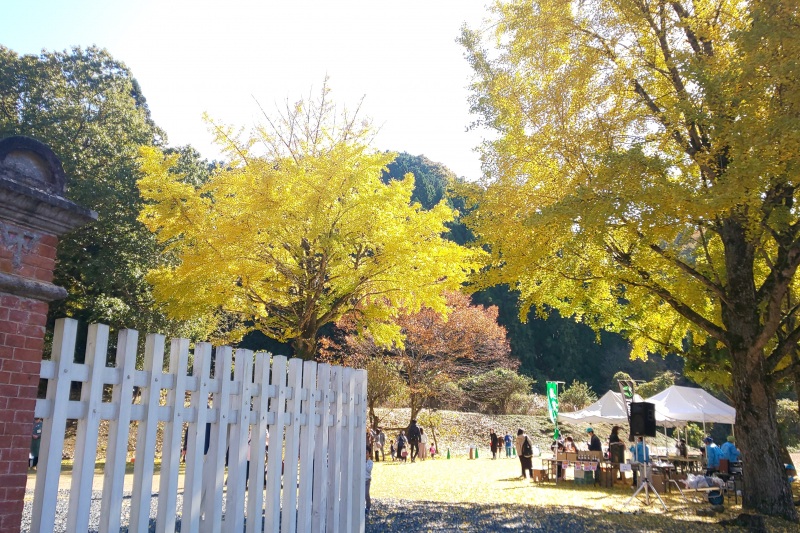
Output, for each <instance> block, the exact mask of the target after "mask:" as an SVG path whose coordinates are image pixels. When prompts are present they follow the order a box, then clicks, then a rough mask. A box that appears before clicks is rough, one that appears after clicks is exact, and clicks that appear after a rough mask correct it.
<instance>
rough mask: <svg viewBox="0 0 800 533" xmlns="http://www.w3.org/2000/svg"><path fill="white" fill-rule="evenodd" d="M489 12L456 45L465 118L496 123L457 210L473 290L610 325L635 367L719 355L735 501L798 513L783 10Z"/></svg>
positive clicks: (789, 121)
mask: <svg viewBox="0 0 800 533" xmlns="http://www.w3.org/2000/svg"><path fill="white" fill-rule="evenodd" d="M492 15H493V17H494V19H493V20H492V21H491V25H487V26H486V30H484V31H474V30H468V29H465V30H464V32H463V34H462V43H463V44H464V46H465V47H466V49H467V55H468V59H469V61H470V63H471V65H472V67H473V69H474V71H475V79H474V82H473V85H472V88H473V97H472V107H473V110H474V111H475V112H476V113H478V114H479V115H480V116H481V117H482V123H483V124H484V125H486V126H488V127H490V128H493V129H495V130H496V131H497V136H496V138H495V139H494V140H491V141H486V142H485V144H484V147H483V148H484V154H483V162H484V165H485V170H486V171H487V175H488V176H490V178H489V179H488V180H487V181H486V182H484V183H483V184H481V185H482V186H478V187H475V190H474V196H473V199H474V200H475V202H476V203H477V205H478V206H479V209H478V210H477V211H475V212H474V213H473V214H472V216H471V227H472V229H473V231H475V233H476V234H477V235H478V236H479V237H480V239H481V241H480V242H481V243H482V244H484V245H487V246H489V247H490V248H491V253H492V261H491V265H492V266H493V267H495V268H492V269H491V270H490V271H489V272H488V273H487V275H486V277H485V278H484V283H487V284H492V283H496V282H500V281H508V282H511V283H513V284H516V287H517V288H518V289H519V291H520V297H521V301H522V303H523V305H522V311H521V312H522V313H523V316H524V314H525V313H526V311H527V309H528V308H529V307H530V306H531V305H534V304H536V309H537V311H538V312H546V310H547V309H557V310H558V311H559V312H560V313H561V315H562V316H573V317H576V318H577V319H580V320H583V321H584V322H586V323H588V324H590V325H592V326H593V327H595V328H597V329H601V328H604V329H608V330H612V331H619V332H622V333H624V334H625V335H626V336H628V337H629V338H630V339H631V341H632V345H633V354H634V355H635V356H638V357H646V355H647V353H648V352H653V351H684V350H685V348H686V346H685V345H684V342H685V341H686V340H687V339H688V340H689V341H690V342H691V346H690V352H689V354H690V355H691V356H696V357H703V356H704V352H705V351H706V350H707V348H708V347H709V346H711V347H712V348H714V349H720V348H721V349H723V350H724V351H725V353H726V357H727V358H728V359H729V360H730V365H731V372H732V378H733V379H732V381H731V384H732V389H733V391H732V392H733V398H734V400H735V404H736V407H737V423H738V427H739V428H740V429H741V431H737V434H738V435H739V443H740V444H741V445H742V448H743V451H744V453H746V454H747V456H748V458H749V459H750V460H754V461H756V463H758V464H752V463H751V468H750V469H748V470H747V471H746V472H745V476H746V483H747V484H748V486H749V487H751V489H752V490H750V491H748V494H746V495H745V505H746V506H747V507H750V508H756V509H758V510H760V511H762V512H765V513H768V514H780V515H783V516H785V517H788V518H791V519H796V512H795V510H794V507H793V506H792V504H791V495H790V493H789V488H788V485H787V483H786V481H785V476H783V475H782V474H781V472H780V468H781V466H780V460H779V453H778V451H777V446H776V445H775V444H774V443H775V442H776V441H777V426H776V421H775V398H774V383H775V381H777V380H779V379H781V378H783V377H786V376H788V375H791V373H792V372H793V371H794V367H795V366H796V365H797V364H798V363H799V361H798V359H797V357H796V354H795V352H796V349H797V342H798V340H800V328H799V327H798V323H797V321H796V320H795V319H794V314H795V312H796V310H797V309H798V307H797V305H796V304H797V302H798V300H799V299H798V295H797V294H796V292H797V280H796V271H797V267H798V266H800V216H798V215H800V213H798V211H797V209H796V207H795V206H794V202H795V200H796V197H797V195H798V174H797V169H798V168H800V165H799V164H798V163H800V149H798V148H800V126H799V125H800V121H798V118H799V117H798V115H799V114H800V83H798V78H797V76H796V73H797V70H798V61H800V31H798V27H800V20H798V19H799V18H800V14H799V13H798V9H797V6H796V5H794V4H793V3H790V2H782V1H779V0H767V1H763V2H736V1H727V0H713V1H712V0H697V1H693V2H688V1H667V0H653V1H651V0H592V1H588V2H587V1H563V0H538V1H534V2H530V1H522V0H512V1H509V2H504V3H499V2H498V3H496V4H495V6H494V7H493V9H492ZM488 36H491V37H493V40H491V44H490V45H487V44H486V41H487V40H488V39H486V37H488ZM687 332H688V334H689V335H688V336H687Z"/></svg>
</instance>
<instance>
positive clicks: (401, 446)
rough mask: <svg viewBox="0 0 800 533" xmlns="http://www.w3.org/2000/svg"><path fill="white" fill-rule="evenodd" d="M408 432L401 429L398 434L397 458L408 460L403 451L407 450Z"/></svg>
mask: <svg viewBox="0 0 800 533" xmlns="http://www.w3.org/2000/svg"><path fill="white" fill-rule="evenodd" d="M407 442H408V441H407V440H406V432H405V431H404V430H402V429H401V430H400V434H399V435H398V436H397V458H398V459H400V460H401V461H403V462H404V463H405V462H406V458H405V457H404V456H403V452H405V451H406V443H407Z"/></svg>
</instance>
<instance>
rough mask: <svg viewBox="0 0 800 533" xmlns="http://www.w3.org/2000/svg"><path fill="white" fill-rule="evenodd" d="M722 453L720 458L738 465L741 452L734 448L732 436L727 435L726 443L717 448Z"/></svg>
mask: <svg viewBox="0 0 800 533" xmlns="http://www.w3.org/2000/svg"><path fill="white" fill-rule="evenodd" d="M719 450H720V452H721V453H722V458H723V459H727V460H728V461H729V462H731V463H738V462H739V456H740V455H741V452H740V451H739V450H738V448H736V444H735V440H734V438H733V435H728V442H726V443H724V444H723V445H722V446H720V448H719Z"/></svg>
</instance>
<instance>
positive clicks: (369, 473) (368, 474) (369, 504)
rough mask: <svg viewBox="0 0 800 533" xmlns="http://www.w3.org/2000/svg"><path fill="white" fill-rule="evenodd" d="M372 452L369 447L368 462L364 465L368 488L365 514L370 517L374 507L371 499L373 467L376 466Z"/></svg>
mask: <svg viewBox="0 0 800 533" xmlns="http://www.w3.org/2000/svg"><path fill="white" fill-rule="evenodd" d="M371 452H372V449H371V448H369V447H368V448H367V462H366V463H365V464H364V479H365V480H366V487H365V488H366V490H365V492H364V494H365V496H366V500H367V506H366V510H365V513H366V514H367V515H369V510H370V507H372V499H371V498H370V497H369V485H370V483H371V482H372V466H373V464H374V463H373V462H372V453H371Z"/></svg>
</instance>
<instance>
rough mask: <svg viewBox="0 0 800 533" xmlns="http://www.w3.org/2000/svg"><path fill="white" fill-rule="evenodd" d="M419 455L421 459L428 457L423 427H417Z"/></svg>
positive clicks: (426, 438)
mask: <svg viewBox="0 0 800 533" xmlns="http://www.w3.org/2000/svg"><path fill="white" fill-rule="evenodd" d="M419 455H420V457H422V460H423V461H424V460H425V459H427V458H428V436H427V435H426V434H425V429H424V428H419Z"/></svg>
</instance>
